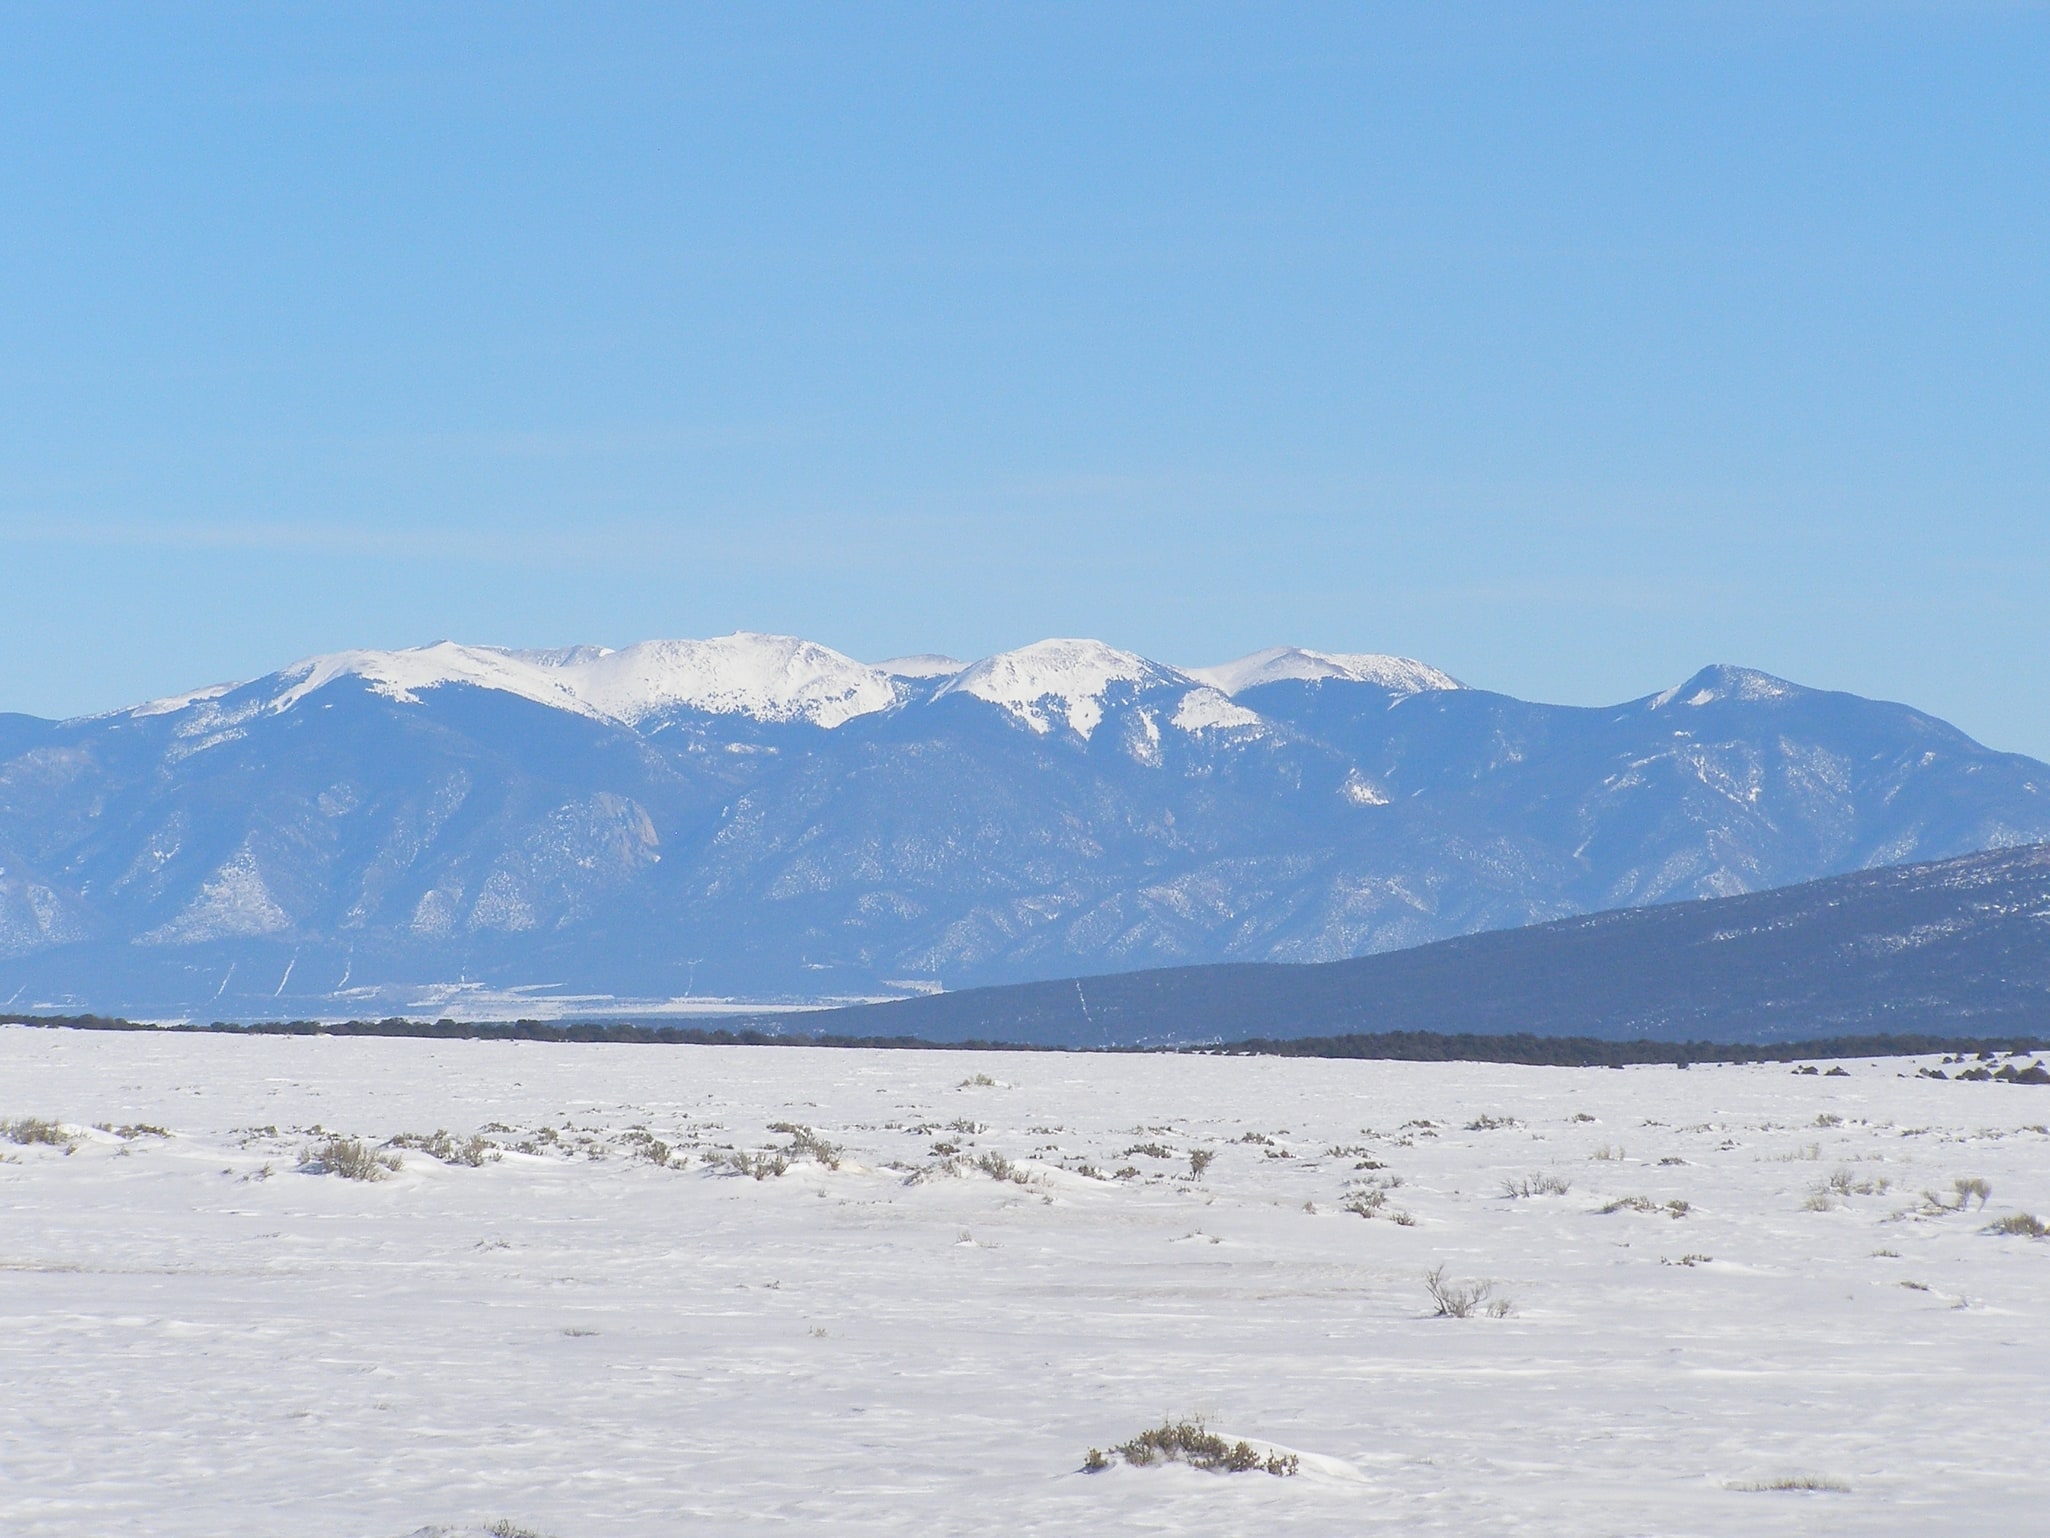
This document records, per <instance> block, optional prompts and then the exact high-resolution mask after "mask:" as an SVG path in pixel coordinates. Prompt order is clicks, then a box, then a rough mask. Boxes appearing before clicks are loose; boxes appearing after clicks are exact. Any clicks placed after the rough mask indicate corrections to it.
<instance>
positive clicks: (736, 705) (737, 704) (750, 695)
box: [559, 630, 898, 729]
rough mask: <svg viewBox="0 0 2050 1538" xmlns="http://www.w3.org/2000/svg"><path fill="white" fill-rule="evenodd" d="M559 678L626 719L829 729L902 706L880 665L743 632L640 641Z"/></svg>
mask: <svg viewBox="0 0 2050 1538" xmlns="http://www.w3.org/2000/svg"><path fill="white" fill-rule="evenodd" d="M559 673H560V676H561V678H562V679H563V681H564V683H565V684H566V685H567V686H568V687H569V688H570V689H572V690H574V692H575V694H576V696H577V698H578V699H580V700H582V701H583V702H584V703H585V704H587V705H589V706H591V707H593V708H595V709H597V710H601V711H603V712H604V713H605V714H606V715H609V716H611V717H613V718H614V719H615V720H620V721H627V722H640V721H645V720H647V719H648V718H649V717H651V716H656V715H661V714H664V713H665V712H668V711H671V710H676V709H680V708H681V709H689V710H700V711H704V712H705V713H706V714H708V715H737V716H749V717H752V718H753V719H754V720H757V721H775V722H787V721H809V722H810V723H811V724H812V725H814V726H820V727H826V728H828V729H830V728H832V727H836V726H843V725H845V724H846V723H847V722H849V721H852V720H854V719H855V718H856V717H858V716H865V715H872V714H874V713H875V712H876V711H879V710H888V709H889V708H890V707H891V706H892V705H895V704H896V703H897V699H898V693H897V686H896V684H895V683H893V682H892V681H891V678H890V675H889V674H888V673H886V672H884V671H883V670H882V669H881V668H872V667H870V666H869V665H868V664H867V663H864V662H856V661H855V660H854V659H853V658H852V657H849V656H846V655H845V654H843V653H841V652H836V651H834V650H833V649H832V648H831V647H828V646H821V645H819V644H818V643H817V642H816V641H805V640H800V639H799V638H798V637H796V636H783V635H758V634H755V633H753V632H751V631H745V630H743V631H736V632H735V633H734V634H732V635H726V636H717V637H714V638H713V639H711V640H708V641H643V642H641V643H640V644H639V645H636V646H628V647H625V648H623V649H622V650H619V651H612V652H603V653H600V654H599V655H597V656H589V655H585V656H580V657H577V658H575V659H573V660H570V661H566V662H565V663H563V664H562V665H561V666H560V669H559Z"/></svg>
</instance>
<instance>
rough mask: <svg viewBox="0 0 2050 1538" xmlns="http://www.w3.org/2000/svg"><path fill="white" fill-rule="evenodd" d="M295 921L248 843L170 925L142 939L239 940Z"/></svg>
mask: <svg viewBox="0 0 2050 1538" xmlns="http://www.w3.org/2000/svg"><path fill="white" fill-rule="evenodd" d="M291 923H292V920H291V918H290V916H289V915H287V914H286V912H285V910H284V909H283V908H281V907H279V906H278V903H277V899H276V898H274V897H272V896H271V894H270V888H269V887H268V886H266V885H265V884H264V880H263V873H262V872H261V871H260V870H258V869H257V866H256V856H255V854H254V853H252V852H251V850H250V848H249V846H248V845H247V844H244V845H243V846H242V847H241V848H240V849H238V850H236V851H235V853H234V854H233V855H232V856H231V857H230V858H229V859H228V860H227V861H226V862H224V863H223V864H222V865H221V867H220V869H218V870H216V871H215V872H214V873H213V875H212V876H210V877H209V878H208V879H207V880H206V881H204V882H203V883H201V885H200V888H199V895H198V896H196V897H194V898H193V899H192V901H191V902H190V903H188V904H186V906H185V909H184V911H183V912H181V913H180V914H179V915H178V916H177V917H176V918H174V919H172V920H171V922H170V923H168V924H164V925H160V926H159V927H158V928H156V929H153V930H151V931H150V932H149V933H148V934H146V935H143V936H141V937H140V939H139V943H140V944H143V945H191V944H195V943H197V942H199V941H203V940H241V939H249V938H252V937H254V936H256V935H273V934H276V933H278V932H279V931H280V930H283V929H289V928H290V927H291Z"/></svg>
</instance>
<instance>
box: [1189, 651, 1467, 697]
mask: <svg viewBox="0 0 2050 1538" xmlns="http://www.w3.org/2000/svg"><path fill="white" fill-rule="evenodd" d="M1183 671H1184V672H1185V673H1187V674H1188V675H1189V677H1191V678H1195V679H1200V680H1201V681H1202V682H1204V683H1206V684H1209V685H1210V686H1211V687H1212V688H1214V689H1217V690H1219V691H1221V692H1222V693H1224V694H1229V695H1237V694H1242V693H1244V692H1245V691H1246V690H1248V689H1253V688H1257V687H1258V686H1259V685H1261V684H1272V683H1282V682H1285V681H1287V680H1291V679H1300V680H1306V681H1313V680H1317V679H1325V678H1337V679H1343V680H1344V681H1346V682H1348V683H1357V684H1376V685H1378V686H1379V687H1381V688H1383V689H1386V690H1388V691H1389V692H1390V693H1392V694H1427V693H1430V692H1431V691H1433V690H1437V689H1463V688H1465V687H1466V686H1465V685H1464V684H1462V683H1461V682H1460V681H1459V680H1458V679H1456V678H1454V677H1453V676H1452V675H1451V674H1450V673H1445V672H1441V671H1440V670H1438V669H1437V668H1434V667H1432V666H1431V665H1430V664H1429V663H1426V662H1418V661H1416V660H1415V659H1414V658H1411V657H1389V656H1383V655H1381V654H1380V653H1378V652H1317V651H1309V650H1307V649H1305V648H1303V647H1300V646H1270V647H1268V648H1267V649H1266V650H1265V651H1257V652H1254V653H1252V654H1251V655H1250V656H1245V657H1240V658H1238V659H1236V660H1235V661H1232V662H1220V663H1218V664H1217V665H1216V666H1214V667H1204V668H1184V669H1183Z"/></svg>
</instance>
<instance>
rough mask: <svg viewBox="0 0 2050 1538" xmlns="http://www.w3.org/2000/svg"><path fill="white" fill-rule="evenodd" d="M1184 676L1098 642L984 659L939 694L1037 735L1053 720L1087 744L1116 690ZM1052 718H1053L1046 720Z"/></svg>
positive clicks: (1060, 643) (1038, 645)
mask: <svg viewBox="0 0 2050 1538" xmlns="http://www.w3.org/2000/svg"><path fill="white" fill-rule="evenodd" d="M1188 681H1189V680H1188V678H1187V676H1186V675H1184V674H1182V673H1179V672H1177V671H1175V670H1174V669H1172V668H1165V667H1162V666H1161V665H1160V664H1159V663H1157V662H1148V661H1147V660H1146V659H1145V658H1144V657H1141V656H1139V655H1138V654H1137V653H1136V652H1128V651H1119V650H1118V649H1117V648H1116V647H1114V646H1106V645H1105V644H1104V643H1103V642H1101V641H1087V640H1065V639H1059V640H1047V641H1035V642H1033V643H1032V645H1030V646H1021V647H1019V648H1018V649H1017V650H1016V651H1008V652H998V653H997V654H996V655H995V656H994V657H985V658H983V659H982V661H980V662H978V663H976V664H975V665H974V666H973V667H971V668H967V669H965V670H964V671H963V672H962V673H961V675H960V676H959V677H958V678H956V679H955V680H954V681H953V682H952V683H950V684H948V685H947V686H946V687H945V688H944V689H942V690H940V693H941V694H968V695H973V696H974V697H975V698H976V699H979V700H987V701H988V702H989V703H990V704H992V705H998V706H1001V707H1002V708H1003V709H1005V710H1007V711H1009V712H1010V713H1011V714H1012V715H1014V716H1016V717H1017V718H1018V719H1019V720H1020V721H1023V722H1024V723H1025V724H1026V725H1027V726H1029V727H1031V728H1032V730H1033V731H1035V732H1041V733H1044V732H1049V731H1051V730H1053V719H1052V716H1053V715H1056V714H1057V715H1058V716H1060V717H1061V718H1063V719H1065V720H1066V722H1067V724H1068V728H1069V730H1071V731H1073V732H1074V733H1075V734H1076V735H1077V736H1078V737H1083V738H1087V737H1088V736H1089V734H1090V733H1092V732H1094V731H1095V730H1096V728H1097V727H1098V726H1099V725H1100V724H1101V723H1102V721H1103V705H1104V697H1105V695H1106V694H1107V693H1108V692H1109V691H1110V689H1111V687H1112V686H1113V685H1115V684H1130V685H1132V686H1133V689H1134V690H1135V691H1136V690H1138V689H1145V688H1152V687H1157V686H1161V685H1175V684H1183V685H1185V684H1187V683H1188ZM1050 712H1051V714H1050Z"/></svg>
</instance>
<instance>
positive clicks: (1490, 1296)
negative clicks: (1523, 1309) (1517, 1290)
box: [1424, 1266, 1516, 1319]
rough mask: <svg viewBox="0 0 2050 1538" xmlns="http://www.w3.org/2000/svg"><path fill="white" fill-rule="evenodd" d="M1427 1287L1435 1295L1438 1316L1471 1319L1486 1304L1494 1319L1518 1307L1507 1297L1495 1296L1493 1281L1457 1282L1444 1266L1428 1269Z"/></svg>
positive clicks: (1435, 1316)
mask: <svg viewBox="0 0 2050 1538" xmlns="http://www.w3.org/2000/svg"><path fill="white" fill-rule="evenodd" d="M1424 1290H1425V1291H1426V1292H1428V1293H1429V1294H1430V1295H1431V1303H1432V1304H1433V1306H1434V1307H1435V1309H1436V1313H1435V1314H1434V1315H1433V1316H1432V1317H1433V1318H1437V1319H1468V1318H1471V1317H1472V1316H1473V1314H1474V1311H1475V1310H1477V1309H1481V1308H1483V1307H1485V1309H1486V1311H1487V1314H1488V1317H1489V1318H1490V1319H1506V1318H1508V1317H1509V1315H1510V1314H1511V1313H1512V1312H1514V1310H1515V1307H1516V1305H1515V1304H1513V1303H1511V1302H1510V1301H1509V1300H1508V1299H1507V1298H1498V1297H1496V1296H1495V1284H1494V1283H1493V1282H1454V1281H1451V1280H1449V1279H1448V1278H1447V1277H1446V1275H1445V1268H1444V1267H1443V1266H1439V1267H1437V1268H1436V1269H1435V1270H1432V1271H1426V1272H1425V1273H1424Z"/></svg>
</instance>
